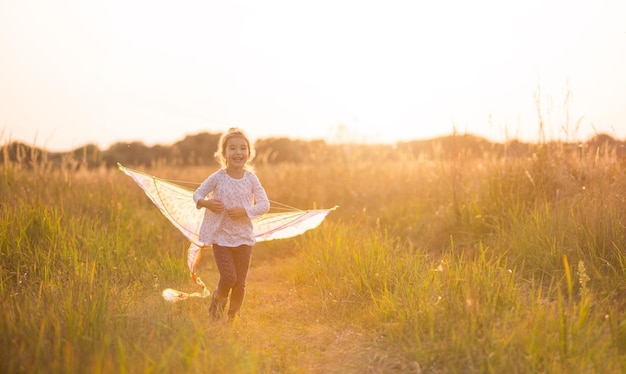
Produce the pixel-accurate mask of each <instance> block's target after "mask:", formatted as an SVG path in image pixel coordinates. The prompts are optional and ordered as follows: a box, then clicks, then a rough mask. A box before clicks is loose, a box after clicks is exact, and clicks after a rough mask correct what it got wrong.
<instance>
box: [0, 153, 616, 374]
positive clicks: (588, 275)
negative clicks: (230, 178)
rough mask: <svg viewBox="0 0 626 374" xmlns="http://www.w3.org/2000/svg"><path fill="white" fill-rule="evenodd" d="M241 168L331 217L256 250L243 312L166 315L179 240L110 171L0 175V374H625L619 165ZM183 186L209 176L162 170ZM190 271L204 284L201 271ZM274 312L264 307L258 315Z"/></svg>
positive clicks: (461, 158) (592, 158) (549, 158)
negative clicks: (236, 319)
mask: <svg viewBox="0 0 626 374" xmlns="http://www.w3.org/2000/svg"><path fill="white" fill-rule="evenodd" d="M353 156H354V157H353V159H352V160H349V162H345V163H341V164H324V165H289V164H285V165H281V166H280V167H276V166H272V165H266V166H259V167H258V168H257V172H258V174H259V177H260V178H261V180H262V181H263V184H264V186H265V187H266V189H267V192H268V194H269V196H270V198H271V199H272V200H274V201H279V202H281V203H285V204H288V205H291V206H297V207H300V208H315V207H318V208H320V207H330V206H334V205H339V206H340V208H339V209H338V210H337V211H336V212H333V214H332V215H331V216H329V218H328V219H327V221H326V222H325V223H324V224H323V225H322V226H321V227H320V228H318V229H316V230H314V231H312V232H309V233H307V234H305V235H303V236H301V237H299V238H294V239H289V240H284V241H279V242H269V243H259V244H257V246H256V248H255V254H254V259H253V268H252V269H251V272H252V273H253V274H254V272H255V270H258V271H259V272H263V273H264V274H267V278H268V279H267V280H266V281H264V282H263V285H264V286H263V287H258V288H255V284H254V283H251V284H250V285H249V286H248V287H249V294H248V295H249V296H248V298H247V300H246V305H245V306H244V308H245V309H246V312H245V316H244V318H242V321H241V322H240V324H239V325H236V326H234V327H230V326H227V325H225V324H220V323H217V324H216V323H213V322H211V321H210V320H209V319H208V318H207V317H206V303H205V302H203V301H202V300H190V301H188V302H185V303H178V304H168V303H166V302H164V301H163V300H162V299H161V298H160V296H159V293H160V291H161V290H162V289H163V288H165V287H169V286H172V287H180V288H185V287H186V286H187V285H188V284H190V282H189V279H188V275H187V273H186V271H185V264H184V256H185V253H184V252H185V249H186V246H187V243H185V241H184V239H183V238H182V236H181V235H180V234H178V233H177V232H176V231H175V229H174V228H173V227H172V226H171V225H170V224H169V223H168V222H167V221H166V220H165V219H164V218H163V217H161V216H160V214H159V213H158V211H157V210H156V209H155V208H154V207H153V206H152V205H151V203H150V202H149V201H148V199H147V198H145V196H143V193H142V192H141V191H140V190H139V188H138V187H137V186H136V185H134V184H133V182H132V181H131V180H130V179H129V178H128V177H126V176H124V175H123V174H122V173H120V172H118V171H116V170H106V169H101V170H96V171H89V172H88V171H84V170H83V169H81V168H80V166H79V164H80V163H71V162H68V163H67V165H72V166H71V167H70V166H66V167H64V168H61V169H55V168H51V167H49V166H47V165H46V164H45V158H43V160H44V161H41V162H40V163H39V164H37V165H35V166H33V165H30V166H24V165H21V164H17V163H10V162H5V164H4V165H3V167H2V173H1V175H2V180H1V181H0V204H1V209H0V225H2V230H1V233H2V234H1V240H0V246H1V257H0V295H1V296H2V301H1V303H2V311H3V312H2V314H1V316H2V317H1V318H0V329H1V331H2V334H1V335H0V344H2V346H3V347H5V349H3V350H2V351H1V352H2V353H0V362H1V364H0V365H2V368H3V371H5V372H90V373H91V372H106V373H108V372H203V373H204V372H236V373H253V372H254V373H256V372H307V371H308V372H340V371H345V372H416V371H422V372H603V373H605V372H616V373H617V372H624V371H625V370H626V313H625V306H626V304H625V302H624V300H626V298H625V296H626V283H625V279H626V256H625V253H626V252H625V250H624V245H625V244H626V240H625V237H624V233H625V231H626V227H625V226H624V225H625V222H626V211H625V209H626V208H625V205H624V190H625V189H624V187H626V186H625V184H626V175H625V173H624V171H623V160H621V159H619V157H617V155H616V154H615V153H614V152H612V151H611V150H610V149H605V150H603V151H602V152H595V153H590V154H587V153H586V152H585V150H584V149H580V150H578V151H577V152H570V151H568V150H567V149H566V148H564V147H562V146H560V145H559V144H553V145H549V144H544V145H542V146H541V147H539V148H538V149H537V152H536V153H535V154H534V155H532V156H530V157H528V158H498V159H496V158H493V157H490V155H488V154H487V155H484V157H482V158H478V159H471V158H469V157H466V155H463V154H462V153H461V152H460V153H459V154H458V155H457V157H456V158H453V159H452V160H450V159H449V158H445V159H444V158H442V159H432V160H419V159H414V158H412V157H410V156H408V155H407V156H406V157H399V158H398V159H399V160H400V161H398V160H396V161H386V160H381V161H380V162H377V163H371V162H370V163H365V162H361V161H359V157H358V154H355V155H353ZM149 172H151V173H153V174H156V175H159V176H160V177H162V178H166V179H175V180H178V181H186V182H192V183H189V184H188V185H189V186H190V187H193V183H198V182H200V181H201V180H202V179H203V178H204V177H205V176H206V175H208V173H210V172H211V170H203V169H182V170H181V169H174V168H171V169H169V168H166V167H160V168H159V169H154V170H149ZM202 271H203V272H205V273H206V274H207V277H206V279H205V280H207V281H208V282H210V283H214V282H215V281H216V279H217V272H216V270H215V269H214V267H213V266H212V263H211V261H210V258H209V259H207V260H206V261H205V262H204V264H203V268H202ZM272 304H275V306H273V305H272Z"/></svg>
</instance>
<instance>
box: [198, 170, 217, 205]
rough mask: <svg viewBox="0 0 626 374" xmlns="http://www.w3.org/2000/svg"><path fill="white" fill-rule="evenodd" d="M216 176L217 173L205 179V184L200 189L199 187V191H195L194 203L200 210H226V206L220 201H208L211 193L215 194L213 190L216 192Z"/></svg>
mask: <svg viewBox="0 0 626 374" xmlns="http://www.w3.org/2000/svg"><path fill="white" fill-rule="evenodd" d="M216 174H217V173H213V174H211V176H209V177H208V178H207V179H205V180H204V182H202V184H201V185H200V187H198V189H197V190H195V191H194V193H193V201H194V202H195V203H196V208H198V209H200V208H207V209H210V210H214V209H220V210H221V209H223V208H224V206H223V205H222V203H221V202H220V201H219V200H211V199H209V200H207V199H206V198H207V196H209V195H210V194H211V192H213V190H215V187H216V186H217V177H216ZM211 201H213V202H218V203H219V204H215V203H213V202H211Z"/></svg>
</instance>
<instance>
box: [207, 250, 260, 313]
mask: <svg viewBox="0 0 626 374" xmlns="http://www.w3.org/2000/svg"><path fill="white" fill-rule="evenodd" d="M213 256H214V257H215V264H216V265H217V269H218V270H219V272H220V280H219V282H218V283H217V290H216V291H215V293H216V294H217V295H218V296H219V298H220V299H222V300H224V301H225V300H228V295H229V294H230V303H229V306H228V317H229V318H233V317H235V315H237V314H238V313H239V311H240V310H241V305H243V297H244V295H245V293H246V278H248V269H249V268H250V258H251V257H252V247H251V246H249V245H240V246H239V247H222V246H220V245H217V244H213Z"/></svg>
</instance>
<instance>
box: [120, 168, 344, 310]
mask: <svg viewBox="0 0 626 374" xmlns="http://www.w3.org/2000/svg"><path fill="white" fill-rule="evenodd" d="M117 167H118V169H119V170H120V171H122V172H123V173H124V174H126V175H128V176H129V177H131V178H132V179H133V180H134V181H135V183H137V184H138V185H139V187H141V189H143V191H144V192H145V194H146V195H147V196H148V198H150V200H151V201H152V203H154V205H156V207H157V208H159V210H160V211H161V213H162V214H163V215H164V216H165V217H166V218H167V219H168V220H169V221H170V222H171V223H172V224H173V225H174V226H175V227H176V228H177V229H178V230H179V231H180V232H181V233H182V234H183V235H184V236H185V237H186V238H187V239H188V240H189V241H190V242H191V244H190V245H189V248H188V250H187V267H188V268H189V271H190V273H191V277H192V279H193V280H194V282H195V283H196V284H197V285H198V286H200V287H202V288H203V290H202V292H193V293H186V292H182V291H177V290H174V289H171V288H167V289H165V290H164V291H163V294H162V295H163V298H164V299H165V300H167V301H172V302H174V301H179V300H185V299H188V298H190V297H208V296H209V295H210V294H211V293H210V292H209V290H208V289H207V287H206V285H205V284H204V282H203V281H202V280H201V279H200V277H199V276H198V274H197V273H196V267H197V266H198V263H199V262H200V259H201V258H202V248H206V247H208V246H209V245H210V243H209V244H205V243H202V242H201V241H200V240H199V238H198V236H199V232H200V226H201V224H202V220H203V218H204V209H205V208H200V209H198V208H197V207H196V203H195V202H194V200H193V193H194V191H193V190H191V189H189V188H187V187H183V186H180V185H177V184H174V183H172V182H169V181H167V180H164V179H160V178H157V177H155V176H152V175H149V174H146V173H143V172H140V171H137V170H133V169H129V168H127V167H125V166H123V165H122V164H120V163H118V164H117ZM275 204H276V203H275ZM280 205H282V204H280ZM335 209H337V206H335V207H333V208H330V209H313V210H300V209H295V208H290V210H289V211H285V212H279V213H266V214H264V215H262V216H260V217H257V218H255V219H253V220H252V226H253V230H254V235H255V238H256V241H257V242H261V241H268V240H275V239H286V238H291V237H294V236H298V235H301V234H303V233H304V232H306V231H308V230H311V229H314V228H316V227H317V226H319V225H320V224H321V223H322V221H323V220H324V218H326V216H328V215H329V214H330V213H331V212H332V211H333V210H335Z"/></svg>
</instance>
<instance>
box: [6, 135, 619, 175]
mask: <svg viewBox="0 0 626 374" xmlns="http://www.w3.org/2000/svg"><path fill="white" fill-rule="evenodd" d="M219 138H220V134H211V133H206V132H203V133H199V134H195V135H189V136H186V137H185V138H184V139H182V140H180V141H177V142H175V143H173V144H172V145H169V146H166V145H155V146H147V145H145V144H143V143H141V142H131V143H125V142H119V143H115V144H113V145H112V146H111V147H109V149H107V150H104V151H101V150H100V149H98V147H97V146H96V145H94V144H88V145H85V146H82V147H79V148H76V149H74V150H72V151H70V152H60V153H59V152H46V151H45V150H42V149H39V148H33V147H30V146H27V145H25V144H22V143H18V142H11V143H9V144H6V145H3V146H2V148H1V152H0V162H3V163H5V164H6V162H13V163H18V164H20V165H25V166H29V165H30V166H33V165H41V164H46V165H48V166H51V167H66V168H70V169H78V168H97V167H101V166H105V167H115V166H116V165H117V163H118V162H119V163H122V164H124V165H126V166H130V167H140V168H153V167H157V166H159V165H170V166H172V165H173V166H204V165H216V164H217V162H216V161H215V158H214V154H215V152H216V151H217V142H218V141H219ZM553 145H558V146H560V147H561V149H563V150H564V151H566V152H583V153H598V152H610V153H611V154H615V155H616V156H618V157H626V143H625V142H623V141H620V140H616V139H614V138H613V137H611V136H609V135H606V134H598V135H596V136H594V137H592V138H591V139H589V141H587V142H585V143H582V144H581V143H571V144H570V143H559V142H555V143H546V144H530V143H523V142H520V141H518V140H512V141H509V142H507V143H504V144H502V143H492V142H490V141H488V140H486V139H483V138H480V137H477V136H473V135H469V134H464V135H456V134H455V135H450V136H445V137H440V138H435V139H429V140H413V141H407V142H399V143H397V144H395V145H383V144H328V143H326V142H325V141H323V140H311V141H306V140H300V139H289V138H268V139H260V140H258V141H257V142H256V143H255V148H256V153H257V155H256V159H255V163H256V164H267V163H271V164H277V163H296V164H297V163H310V162H313V163H320V164H323V163H333V162H355V161H364V162H378V161H401V160H403V159H406V158H417V159H425V160H428V159H439V160H441V159H458V158H459V157H461V158H477V157H486V156H489V157H525V156H528V155H531V154H532V153H533V152H536V151H537V150H538V149H539V147H543V146H553Z"/></svg>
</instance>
